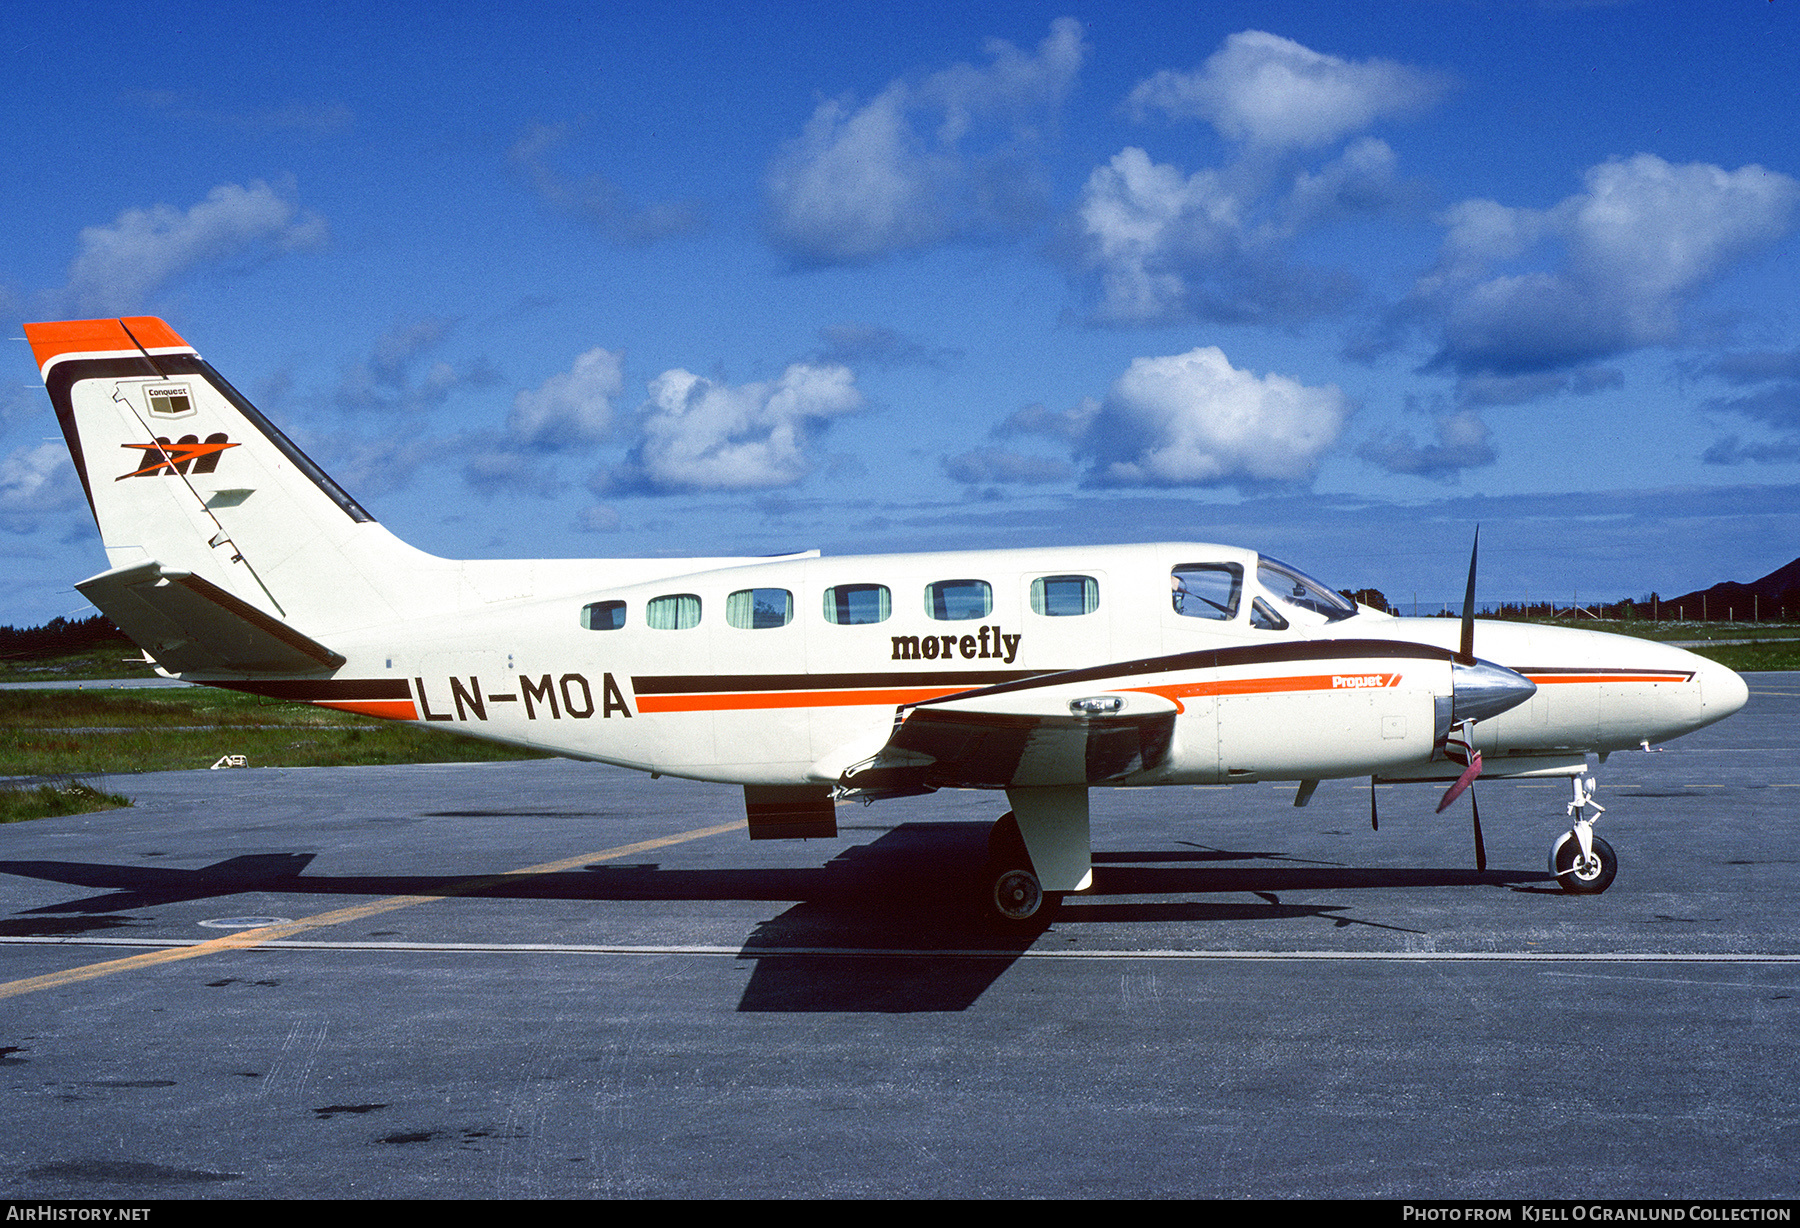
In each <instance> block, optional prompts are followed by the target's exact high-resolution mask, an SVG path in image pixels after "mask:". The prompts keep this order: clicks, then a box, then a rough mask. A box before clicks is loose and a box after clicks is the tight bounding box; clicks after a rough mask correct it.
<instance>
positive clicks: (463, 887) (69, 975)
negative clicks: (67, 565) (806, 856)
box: [0, 820, 744, 999]
mask: <svg viewBox="0 0 1800 1228" xmlns="http://www.w3.org/2000/svg"><path fill="white" fill-rule="evenodd" d="M743 826H744V824H743V821H742V820H739V821H737V822H735V823H720V824H717V825H716V826H713V827H697V828H695V829H694V830H693V831H684V832H682V833H680V834H679V835H674V836H661V837H659V838H657V839H655V840H640V841H638V842H637V843H636V844H622V845H620V846H619V847H618V848H612V849H606V850H604V851H602V852H598V853H583V854H582V855H581V856H579V857H565V858H564V859H563V860H561V861H547V862H544V863H543V864H542V865H536V866H522V867H520V868H519V869H517V870H503V871H502V872H500V873H499V874H487V875H483V876H482V877H480V878H465V879H463V880H462V881H461V882H458V883H452V884H451V885H450V886H448V887H446V888H444V889H443V890H441V891H434V892H432V893H431V894H430V895H393V896H389V897H388V898H386V899H385V900H374V901H371V902H370V903H367V904H354V905H352V906H351V907H349V908H335V909H333V910H332V911H330V912H322V913H315V914H313V915H312V916H310V917H301V918H300V919H299V920H298V921H284V922H282V923H281V924H279V925H265V926H261V927H259V928H257V929H253V930H242V931H240V932H238V933H236V934H227V935H226V936H224V937H222V938H213V939H209V940H208V941H206V942H202V943H197V944H196V945H194V946H191V947H177V948H171V949H168V950H162V951H146V952H145V953H144V954H142V955H130V956H127V957H125V958H124V959H109V960H105V961H103V962H101V963H97V964H84V965H83V966H81V967H79V968H70V969H68V970H66V971H63V972H49V973H45V974H44V975H43V976H31V977H26V978H25V979H24V980H19V981H7V982H5V983H4V984H0V999H5V998H16V997H18V996H19V995H20V994H28V993H36V992H37V991H38V990H40V989H56V988H58V987H60V986H63V985H74V984H76V983H78V982H80V981H91V980H93V979H95V978H96V977H102V976H111V975H112V974H113V973H115V972H130V971H133V970H135V969H138V968H153V967H155V966H156V965H158V964H169V963H174V962H175V961H176V960H181V959H195V958H197V957H199V956H202V955H213V954H217V953H218V952H220V951H242V950H247V949H249V948H251V947H258V946H261V945H262V944H264V943H267V942H278V941H280V940H281V939H283V938H291V937H293V936H294V935H295V934H300V933H304V932H306V931H307V930H316V929H321V928H323V927H325V926H328V925H343V924H344V923H345V922H347V921H356V920H360V919H361V918H363V917H373V916H376V915H377V914H379V913H384V912H393V911H394V910H395V909H399V908H410V907H412V906H413V905H414V904H424V903H427V902H429V901H431V900H443V899H450V898H453V897H455V896H461V895H474V894H475V893H477V892H480V891H485V890H487V889H488V888H489V887H494V886H498V885H499V884H501V883H503V882H505V881H506V880H507V879H509V878H518V877H521V876H524V875H531V874H556V873H560V872H561V871H564V870H573V869H575V868H576V867H578V866H584V865H588V864H590V863H592V862H596V861H613V860H616V859H617V858H620V857H629V856H631V855H632V854H633V853H645V852H648V851H650V850H651V849H660V848H667V847H668V846H670V845H671V844H686V843H687V842H688V841H690V840H699V839H703V838H704V837H706V836H717V835H721V834H723V833H724V832H728V831H738V830H740V829H742V827H743Z"/></svg>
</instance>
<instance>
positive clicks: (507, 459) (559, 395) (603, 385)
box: [463, 347, 625, 498]
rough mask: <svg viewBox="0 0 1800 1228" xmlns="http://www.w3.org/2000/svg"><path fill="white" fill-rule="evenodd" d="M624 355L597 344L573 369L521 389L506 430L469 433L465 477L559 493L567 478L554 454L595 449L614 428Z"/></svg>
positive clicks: (503, 487) (481, 487)
mask: <svg viewBox="0 0 1800 1228" xmlns="http://www.w3.org/2000/svg"><path fill="white" fill-rule="evenodd" d="M623 361H624V356H623V355H622V354H616V353H614V352H613V351H611V350H604V349H600V348H597V347H596V348H595V349H591V350H588V351H587V352H586V353H584V354H582V355H580V356H579V357H578V358H576V359H575V362H574V364H573V365H572V366H571V367H570V368H569V369H568V370H567V371H560V372H558V373H557V374H555V375H552V376H551V377H550V378H549V379H547V380H545V381H544V382H543V383H542V384H539V385H538V386H537V387H536V388H522V389H520V390H519V391H518V392H517V393H516V394H515V395H514V396H513V406H512V412H511V413H510V414H508V415H507V419H506V429H505V430H504V431H503V432H501V433H500V434H498V435H485V436H483V435H471V436H468V437H467V440H466V442H467V444H468V454H469V455H468V460H467V461H466V462H464V464H463V480H464V481H465V482H467V483H468V484H469V485H470V486H471V487H473V488H474V489H476V490H477V491H480V492H481V493H482V494H484V495H494V494H500V493H506V494H532V495H537V496H539V497H541V498H550V497H552V496H554V495H556V494H557V493H558V492H559V491H561V490H562V489H563V487H564V485H566V483H564V481H563V480H562V478H561V476H560V474H559V473H558V472H557V471H556V468H555V466H554V464H553V463H552V461H551V459H550V458H551V457H552V456H554V455H556V454H559V453H581V452H588V451H591V450H592V449H593V448H594V446H595V445H597V444H599V443H601V442H603V441H604V440H606V439H607V438H608V437H609V436H610V435H611V434H612V430H613V401H614V399H615V398H617V397H618V395H619V393H620V392H621V391H623V389H624V386H625V379H624V371H623Z"/></svg>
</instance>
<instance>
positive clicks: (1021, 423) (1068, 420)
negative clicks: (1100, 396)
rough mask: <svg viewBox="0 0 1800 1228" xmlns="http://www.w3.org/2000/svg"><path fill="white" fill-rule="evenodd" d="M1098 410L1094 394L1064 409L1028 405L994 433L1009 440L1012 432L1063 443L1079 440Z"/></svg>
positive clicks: (1013, 434) (1088, 428)
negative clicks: (1058, 440) (1057, 440)
mask: <svg viewBox="0 0 1800 1228" xmlns="http://www.w3.org/2000/svg"><path fill="white" fill-rule="evenodd" d="M1099 412H1100V402H1099V401H1096V400H1095V399H1094V398H1093V397H1082V398H1081V400H1079V401H1077V402H1076V403H1075V404H1074V405H1072V406H1070V407H1069V408H1068V409H1064V410H1052V409H1047V408H1045V407H1044V406H1043V405H1041V404H1039V405H1027V406H1026V407H1025V408H1024V409H1021V410H1019V411H1017V412H1016V413H1014V414H1012V415H1011V416H1010V417H1008V418H1007V419H1006V420H1005V421H1004V422H1002V423H1001V424H1000V425H999V426H997V427H995V428H994V430H993V436H994V438H996V439H1008V438H1011V437H1013V436H1015V435H1042V436H1044V437H1046V438H1049V439H1060V440H1063V441H1064V442H1066V443H1071V444H1072V443H1079V442H1080V441H1081V440H1082V439H1084V438H1086V437H1087V433H1088V431H1089V430H1090V429H1091V428H1092V427H1093V424H1094V418H1095V416H1096V415H1098V414H1099Z"/></svg>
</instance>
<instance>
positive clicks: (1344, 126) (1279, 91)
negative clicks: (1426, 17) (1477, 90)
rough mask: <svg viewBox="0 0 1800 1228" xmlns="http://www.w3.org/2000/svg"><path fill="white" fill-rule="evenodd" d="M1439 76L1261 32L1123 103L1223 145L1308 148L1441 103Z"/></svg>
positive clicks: (1160, 77) (1161, 76)
mask: <svg viewBox="0 0 1800 1228" xmlns="http://www.w3.org/2000/svg"><path fill="white" fill-rule="evenodd" d="M1449 85H1450V80H1449V78H1448V77H1446V76H1445V75H1443V74H1441V73H1434V72H1427V71H1422V70H1420V69H1416V68H1409V67H1408V66H1406V65H1404V64H1398V63H1395V62H1394V61H1392V60H1380V59H1368V60H1354V61H1353V60H1342V59H1339V58H1338V57H1337V56H1333V55H1323V54H1321V53H1319V52H1317V51H1313V50H1311V49H1310V48H1307V47H1303V46H1301V45H1300V44H1299V43H1297V42H1294V41H1293V40H1292V39H1287V38H1282V37H1280V36H1279V35H1275V34H1266V33H1264V32H1263V31H1261V30H1245V31H1243V32H1242V33H1239V34H1233V35H1231V36H1230V37H1229V38H1227V39H1226V40H1225V42H1224V45H1223V46H1221V47H1220V48H1219V50H1217V51H1215V52H1214V53H1213V54H1212V55H1211V56H1209V57H1208V58H1207V60H1206V63H1204V64H1202V65H1201V66H1200V67H1199V68H1197V69H1195V70H1194V71H1193V72H1188V73H1180V72H1174V71H1171V70H1169V69H1164V70H1163V71H1161V72H1159V73H1157V74H1156V75H1155V76H1153V77H1151V78H1150V79H1149V80H1147V81H1144V82H1142V83H1140V84H1139V85H1138V87H1137V88H1136V89H1134V90H1133V91H1132V92H1131V97H1130V98H1129V99H1127V100H1126V106H1127V107H1128V108H1129V109H1130V110H1131V111H1132V113H1133V114H1134V115H1136V116H1137V117H1138V118H1140V119H1141V118H1143V117H1144V116H1146V115H1147V114H1148V113H1150V112H1152V111H1160V112H1162V113H1163V114H1165V115H1167V116H1168V117H1169V118H1171V119H1201V120H1205V121H1207V122H1208V123H1210V124H1212V125H1213V127H1215V128H1216V129H1218V131H1219V134H1220V135H1221V136H1224V137H1225V138H1226V139H1227V140H1232V141H1242V142H1245V143H1247V144H1249V145H1253V146H1259V147H1263V148H1271V149H1288V148H1295V149H1298V148H1314V147H1318V146H1321V145H1329V144H1331V143H1332V142H1334V141H1337V140H1340V139H1342V138H1343V137H1345V136H1348V135H1349V134H1350V133H1352V132H1359V131H1361V130H1362V129H1364V128H1367V127H1369V126H1370V125H1371V124H1373V123H1375V122H1376V121H1377V120H1379V119H1386V118H1393V117H1402V116H1408V115H1413V114H1417V113H1418V112H1420V111H1423V110H1425V109H1427V108H1429V107H1430V106H1432V105H1433V104H1435V103H1436V102H1437V101H1438V99H1439V98H1441V97H1442V96H1443V95H1444V93H1445V91H1446V90H1447V89H1448V88H1449Z"/></svg>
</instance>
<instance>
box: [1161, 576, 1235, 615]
mask: <svg viewBox="0 0 1800 1228" xmlns="http://www.w3.org/2000/svg"><path fill="white" fill-rule="evenodd" d="M1169 588H1170V590H1171V592H1172V594H1173V597H1174V602H1175V612H1176V613H1177V614H1181V615H1185V616H1186V617H1188V618H1216V619H1219V620H1221V621H1224V622H1230V621H1231V620H1232V619H1234V618H1236V617H1237V611H1238V598H1239V597H1240V596H1241V595H1242V594H1243V591H1244V569H1243V568H1242V567H1239V566H1238V565H1237V564H1236V563H1179V564H1177V565H1176V566H1175V568H1174V569H1173V570H1172V571H1170V572H1169Z"/></svg>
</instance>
